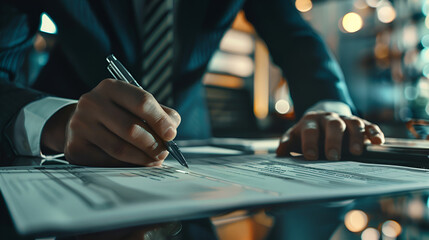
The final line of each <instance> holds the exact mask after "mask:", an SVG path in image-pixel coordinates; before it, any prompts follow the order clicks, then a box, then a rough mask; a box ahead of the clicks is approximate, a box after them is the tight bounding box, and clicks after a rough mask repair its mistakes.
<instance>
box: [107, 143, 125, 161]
mask: <svg viewBox="0 0 429 240" xmlns="http://www.w3.org/2000/svg"><path fill="white" fill-rule="evenodd" d="M110 148H111V151H112V155H113V157H115V158H118V159H123V158H124V156H125V153H126V146H125V144H123V143H117V144H113V146H111V147H110Z"/></svg>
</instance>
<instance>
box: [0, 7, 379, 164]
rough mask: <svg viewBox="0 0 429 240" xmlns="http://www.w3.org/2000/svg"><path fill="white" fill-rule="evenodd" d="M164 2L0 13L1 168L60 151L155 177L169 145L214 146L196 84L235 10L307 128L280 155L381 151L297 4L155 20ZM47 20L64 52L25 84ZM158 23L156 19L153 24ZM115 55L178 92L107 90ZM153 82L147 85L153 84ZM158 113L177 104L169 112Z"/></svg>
mask: <svg viewBox="0 0 429 240" xmlns="http://www.w3.org/2000/svg"><path fill="white" fill-rule="evenodd" d="M161 1H164V0H146V1H132V0H128V1H123V0H111V1H97V0H94V1H85V0H80V1H67V0H58V1H37V2H35V1H6V2H5V3H2V4H1V6H0V16H1V21H0V92H1V95H0V109H1V110H0V111H1V116H0V128H1V129H2V132H1V136H0V139H1V140H0V141H1V156H2V160H3V161H5V160H8V159H11V158H12V157H13V155H39V154H40V153H41V152H43V153H52V152H55V153H61V152H64V153H65V156H66V159H67V160H68V161H69V162H71V163H76V164H83V165H95V166H101V165H103V166H104V165H108V166H118V165H123V164H129V163H132V164H137V165H143V166H156V165H159V164H161V163H162V162H163V160H164V159H165V158H166V157H167V154H168V153H167V152H166V150H165V148H164V147H163V145H162V144H160V141H161V140H163V141H169V140H172V139H174V138H175V137H176V135H177V134H179V137H181V138H185V139H190V138H207V137H210V126H209V119H208V114H207V108H206V106H205V101H204V90H203V86H202V84H201V81H200V79H201V77H202V75H203V73H204V72H205V70H206V68H207V64H208V62H209V59H210V57H211V56H212V55H213V53H214V51H215V50H216V49H217V48H218V45H219V42H220V40H221V38H222V36H223V34H224V33H225V31H226V30H227V29H228V27H229V26H230V25H231V23H232V21H233V19H234V17H235V15H236V14H237V12H238V11H239V10H240V9H244V11H245V14H246V17H247V18H248V20H249V21H250V22H251V23H252V24H253V25H254V26H255V29H256V31H257V33H258V34H259V35H260V36H261V37H262V38H263V39H264V40H265V42H266V43H267V46H268V48H269V50H270V53H271V55H272V57H273V60H274V62H275V63H276V64H277V65H278V66H280V67H281V68H282V70H283V73H284V74H285V76H286V77H287V79H288V80H289V84H290V89H291V95H292V98H293V100H294V103H295V109H296V113H297V115H298V116H299V117H301V119H300V120H299V121H298V123H297V124H296V125H294V126H293V127H292V128H290V129H289V130H288V131H287V132H286V133H285V134H284V135H283V138H282V141H281V143H280V145H279V148H278V151H277V153H278V155H280V156H284V155H287V154H289V152H291V151H301V152H302V153H303V154H304V157H305V158H307V159H309V160H314V159H318V158H319V157H323V156H322V152H325V156H326V158H327V159H330V160H339V159H340V158H341V149H342V142H343V136H344V133H346V132H347V133H348V135H349V143H350V144H349V146H348V149H349V151H350V152H351V153H352V154H355V155H359V154H361V153H362V150H363V143H364V141H365V140H366V139H368V140H370V141H371V142H372V143H376V144H380V143H382V142H383V141H384V136H383V133H382V132H381V130H380V129H379V128H378V126H376V125H374V124H372V123H370V122H368V121H366V120H364V119H361V118H359V117H356V116H354V115H353V114H352V112H353V111H354V107H353V104H352V102H351V99H350V97H349V94H348V92H347V88H346V85H345V82H344V79H343V75H342V73H341V70H340V69H339V66H338V64H337V63H336V62H335V60H334V59H333V57H332V56H331V54H330V52H329V51H328V50H327V48H326V47H325V44H324V43H323V41H322V40H321V39H320V37H319V36H318V35H317V34H316V33H315V32H314V31H313V30H312V29H311V28H310V27H309V25H308V24H307V23H306V22H305V21H304V20H303V19H302V18H301V16H300V14H299V13H298V12H297V11H296V9H295V8H294V5H293V1H291V0H276V1H268V2H266V1H258V0H234V1H231V0H216V1H209V0H178V1H176V2H175V3H174V7H173V8H170V10H165V9H164V10H159V8H158V7H159V6H161V5H162V4H161V3H159V2H161ZM170 6H171V5H170ZM42 12H46V13H48V14H49V15H50V16H51V17H52V19H53V20H54V21H55V23H56V24H57V28H58V35H57V44H56V46H55V48H54V49H53V50H52V52H51V53H50V59H49V61H48V63H47V64H46V66H45V67H44V69H43V70H42V72H41V73H40V75H39V76H38V78H37V79H36V81H34V82H30V81H29V79H27V78H25V76H24V74H22V72H21V70H22V67H23V65H24V63H25V62H26V57H27V53H28V51H29V50H30V49H31V47H32V38H33V36H34V35H35V33H36V32H37V28H38V26H39V24H40V23H39V16H40V14H41V13H42ZM167 12H168V13H167ZM149 16H150V17H149ZM155 16H158V17H159V18H158V19H155V20H153V18H152V17H155ZM165 19H170V20H171V19H173V20H172V21H170V22H172V23H173V24H172V25H170V26H169V25H168V24H167V23H166V21H167V20H165ZM150 23H151V24H152V25H150V27H151V28H152V29H150V30H148V28H145V26H146V27H147V26H148V25H149V24H150ZM162 27H163V28H162ZM161 28H162V30H163V31H162V32H163V34H164V35H165V36H168V34H169V33H168V30H167V29H170V30H173V32H174V38H173V39H174V40H171V39H170V40H168V39H169V38H167V37H164V35H163V34H161V33H157V32H161V31H157V30H160V29H161ZM164 28H165V31H164ZM156 34H159V35H156ZM150 39H155V40H153V44H152V46H149V47H148V46H145V45H144V43H145V42H151V40H150ZM160 39H161V40H160ZM168 41H171V42H168ZM165 42H167V43H169V44H166V45H168V46H169V47H168V49H167V47H165V49H164V48H163V49H161V47H160V46H159V45H160V44H161V43H165ZM151 51H152V52H159V55H157V56H154V57H153V58H154V59H161V60H162V59H164V60H163V61H160V63H159V64H152V63H153V62H151V63H147V62H145V61H149V59H151V56H152V55H148V54H147V53H148V52H151ZM161 52H162V53H163V54H164V55H162V54H161ZM111 53H114V54H115V55H116V56H117V58H118V59H120V60H121V61H122V62H123V63H124V65H125V66H126V67H127V68H128V69H129V70H130V71H131V72H133V73H134V75H136V78H137V79H143V80H142V82H143V83H145V79H147V78H148V77H149V76H157V77H155V79H154V81H153V82H156V81H158V80H160V79H158V78H161V76H164V75H162V74H164V73H165V72H169V73H171V74H170V75H171V76H168V77H165V79H169V80H168V81H166V82H163V83H162V86H165V89H167V88H168V89H172V90H174V91H171V92H168V93H165V94H164V95H163V97H165V101H164V100H162V101H161V100H160V97H159V96H160V95H162V93H159V94H160V95H157V94H158V93H156V94H155V93H154V95H155V97H154V96H153V95H152V94H149V93H148V92H146V91H144V90H141V89H138V88H136V87H134V86H131V85H128V84H126V83H124V82H121V81H115V80H112V79H107V78H108V77H109V74H108V72H107V71H106V62H105V57H106V56H107V55H109V54H111ZM167 53H170V54H167ZM168 57H170V58H171V59H167V58H168ZM166 59H167V60H166ZM151 64H152V65H153V66H152V65H151ZM160 64H163V65H160ZM142 66H152V68H157V67H158V68H161V67H160V66H162V71H161V70H159V72H158V73H154V74H153V75H152V73H151V72H150V69H147V68H146V67H142ZM103 79H104V80H103ZM165 79H162V80H163V81H164V80H165ZM153 82H149V83H147V85H148V86H152V85H155V83H153ZM143 85H145V84H143ZM144 87H145V86H144ZM157 91H161V90H159V89H156V90H154V92H157ZM151 92H152V93H153V91H151ZM73 99H78V100H73ZM159 102H173V104H174V105H170V107H172V108H169V107H166V106H164V105H161V104H160V103H159ZM173 109H175V110H173ZM29 123H31V127H29V125H28V124H29ZM179 125H180V127H179ZM320 145H323V149H322V148H320V147H319V146H320Z"/></svg>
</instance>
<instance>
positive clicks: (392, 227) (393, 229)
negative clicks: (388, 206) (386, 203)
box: [381, 220, 402, 238]
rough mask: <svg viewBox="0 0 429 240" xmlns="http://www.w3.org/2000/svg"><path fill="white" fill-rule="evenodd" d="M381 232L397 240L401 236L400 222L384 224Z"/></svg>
mask: <svg viewBox="0 0 429 240" xmlns="http://www.w3.org/2000/svg"><path fill="white" fill-rule="evenodd" d="M381 232H382V233H383V235H384V236H386V237H389V238H396V237H397V236H399V234H401V232H402V227H401V225H399V223H398V222H396V221H393V220H389V221H386V222H384V223H383V226H381Z"/></svg>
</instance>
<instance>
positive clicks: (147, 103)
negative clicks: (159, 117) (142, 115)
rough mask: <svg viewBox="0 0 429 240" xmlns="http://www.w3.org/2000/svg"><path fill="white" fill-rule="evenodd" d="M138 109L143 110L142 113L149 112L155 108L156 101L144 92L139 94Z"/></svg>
mask: <svg viewBox="0 0 429 240" xmlns="http://www.w3.org/2000/svg"><path fill="white" fill-rule="evenodd" d="M139 104H140V109H143V111H144V112H151V111H153V109H154V108H155V106H156V100H155V98H154V97H153V95H152V94H150V93H148V92H146V93H144V94H141V98H140V99H139Z"/></svg>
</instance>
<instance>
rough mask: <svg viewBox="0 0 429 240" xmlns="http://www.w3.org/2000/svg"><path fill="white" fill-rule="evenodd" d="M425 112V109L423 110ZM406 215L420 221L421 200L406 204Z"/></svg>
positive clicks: (421, 211)
mask: <svg viewBox="0 0 429 240" xmlns="http://www.w3.org/2000/svg"><path fill="white" fill-rule="evenodd" d="M425 110H426V109H425ZM407 208H408V215H409V216H410V218H412V219H416V220H418V219H422V218H423V214H424V212H425V205H424V204H423V202H422V200H421V199H413V200H412V201H411V202H409V203H408V206H407Z"/></svg>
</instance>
